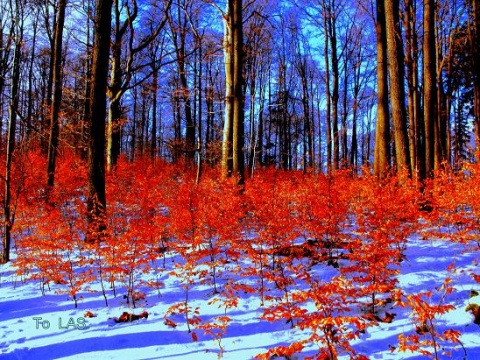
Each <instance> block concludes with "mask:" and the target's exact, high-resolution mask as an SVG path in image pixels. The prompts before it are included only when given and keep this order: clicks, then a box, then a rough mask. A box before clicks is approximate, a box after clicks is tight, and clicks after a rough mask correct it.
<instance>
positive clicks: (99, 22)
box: [87, 0, 113, 241]
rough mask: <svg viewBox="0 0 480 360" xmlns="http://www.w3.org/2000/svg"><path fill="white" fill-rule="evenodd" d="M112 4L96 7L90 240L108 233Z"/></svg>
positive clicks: (107, 0) (101, 0)
mask: <svg viewBox="0 0 480 360" xmlns="http://www.w3.org/2000/svg"><path fill="white" fill-rule="evenodd" d="M112 4H113V2H112V0H97V1H96V5H95V6H96V11H95V14H96V15H95V21H94V26H95V37H94V44H93V61H92V84H91V94H90V111H89V129H90V136H89V141H88V199H87V201H88V202H87V211H88V222H89V229H88V234H87V241H95V240H101V237H102V235H103V233H104V232H105V230H106V221H105V220H106V219H105V215H106V213H105V211H106V205H107V201H106V194H105V128H106V124H105V123H106V121H105V120H106V105H107V95H106V91H107V78H108V64H109V55H110V34H111V24H112V17H111V13H112Z"/></svg>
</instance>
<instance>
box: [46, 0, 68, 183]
mask: <svg viewBox="0 0 480 360" xmlns="http://www.w3.org/2000/svg"><path fill="white" fill-rule="evenodd" d="M66 7H67V0H59V1H58V4H57V21H56V24H55V35H54V37H55V44H54V53H53V59H54V60H53V98H52V110H51V114H50V116H51V117H50V137H49V141H48V159H47V179H48V180H47V186H48V187H53V184H54V182H55V165H56V158H57V147H58V135H59V131H60V129H59V123H58V118H59V113H60V104H61V103H62V48H63V27H64V23H65V9H66Z"/></svg>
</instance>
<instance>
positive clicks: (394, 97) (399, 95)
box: [384, 0, 410, 175]
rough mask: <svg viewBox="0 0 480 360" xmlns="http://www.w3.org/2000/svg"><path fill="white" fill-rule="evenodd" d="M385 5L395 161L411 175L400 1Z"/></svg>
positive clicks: (393, 0) (385, 2) (387, 2)
mask: <svg viewBox="0 0 480 360" xmlns="http://www.w3.org/2000/svg"><path fill="white" fill-rule="evenodd" d="M384 5H385V20H386V30H387V56H388V73H389V76H390V101H391V109H392V122H393V136H394V142H395V160H396V165H397V170H398V171H406V172H407V173H408V174H409V175H410V156H409V146H408V136H407V117H406V109H405V87H404V54H403V40H402V36H401V35H402V34H401V32H400V24H399V0H384Z"/></svg>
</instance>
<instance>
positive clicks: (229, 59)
mask: <svg viewBox="0 0 480 360" xmlns="http://www.w3.org/2000/svg"><path fill="white" fill-rule="evenodd" d="M231 2H232V0H228V3H227V4H228V5H227V12H226V14H225V16H224V32H225V33H224V36H223V56H224V62H225V119H224V123H223V140H222V161H221V167H222V177H223V178H227V177H229V176H230V175H231V174H232V167H233V166H232V164H233V163H232V156H233V155H232V134H233V132H232V126H233V97H234V90H233V87H234V81H233V78H234V76H233V49H232V46H233V45H232V35H231V33H232V22H233V20H232V17H233V14H232V8H231V6H232V4H231Z"/></svg>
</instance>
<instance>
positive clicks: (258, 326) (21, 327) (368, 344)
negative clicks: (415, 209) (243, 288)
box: [0, 235, 480, 360]
mask: <svg viewBox="0 0 480 360" xmlns="http://www.w3.org/2000/svg"><path fill="white" fill-rule="evenodd" d="M405 255H406V260H405V261H403V262H402V265H401V274H400V275H399V277H398V281H399V283H398V284H399V286H400V287H401V288H402V289H403V290H404V291H405V293H410V294H416V293H419V292H423V291H432V292H433V293H434V295H433V296H432V298H431V299H430V300H431V301H432V302H434V303H435V302H441V301H443V302H445V303H448V304H452V305H454V307H455V309H454V310H452V311H450V312H447V313H446V314H443V315H439V316H438V317H437V318H436V326H437V331H438V333H442V332H443V331H444V330H446V329H450V328H452V329H454V330H458V331H460V332H461V333H462V336H461V338H460V339H461V342H462V344H463V347H464V348H465V351H466V353H467V358H468V359H479V358H480V331H479V330H480V329H479V327H478V325H475V324H474V323H473V316H472V314H471V313H468V312H466V311H465V307H466V306H467V305H468V304H470V303H478V304H480V297H479V296H474V297H472V298H470V293H471V291H472V290H479V286H478V284H476V283H475V282H474V281H473V279H472V277H471V276H470V275H469V271H472V270H474V269H475V261H476V256H477V255H476V254H475V253H474V252H466V251H464V248H463V246H462V245H460V244H456V243H453V242H449V241H445V240H435V239H433V240H431V239H430V240H422V239H421V238H420V237H419V236H415V235H412V236H411V237H410V238H409V240H408V246H407V250H406V252H405ZM14 256H15V254H14ZM169 261H170V259H167V262H169ZM451 264H455V266H454V269H455V271H453V270H452V269H451V268H450V269H449V266H450V265H451ZM315 268H316V270H315V271H318V272H321V271H325V272H326V274H330V273H331V272H332V267H328V266H327V265H324V266H316V267H315ZM322 269H323V270H322ZM0 270H1V273H0V358H1V359H71V360H72V359H139V360H140V359H175V360H177V359H178V360H180V359H192V360H196V359H201V360H209V359H217V358H219V357H221V356H223V359H232V360H242V359H251V358H253V357H254V356H255V355H257V354H259V353H264V352H267V351H268V350H269V349H270V348H272V347H275V346H279V345H288V344H290V343H292V342H294V341H297V340H300V339H303V338H305V336H306V335H308V334H306V333H305V331H302V330H300V329H298V328H292V327H291V325H290V324H289V323H287V322H280V321H276V322H273V323H270V322H268V321H265V320H261V319H260V316H261V314H262V306H261V304H260V301H259V296H257V295H258V294H242V296H241V298H240V299H239V303H238V306H237V307H234V308H231V309H228V310H227V312H226V314H227V315H228V316H229V317H230V318H231V322H230V323H229V325H228V327H227V328H226V333H225V334H224V335H223V337H222V338H221V339H212V337H211V336H209V335H206V334H204V333H203V330H202V329H198V328H192V331H193V332H194V334H195V335H192V333H189V332H188V329H187V326H186V323H185V321H182V316H183V315H178V314H177V315H174V316H173V318H174V319H176V320H177V321H178V322H177V324H178V326H177V327H175V328H172V327H169V326H167V325H166V324H165V318H164V315H165V313H166V312H167V310H168V309H169V307H170V306H171V305H173V304H174V303H176V302H179V301H181V300H182V298H183V297H184V296H185V293H184V291H183V290H182V288H181V283H180V279H178V278H175V277H173V276H171V275H169V272H168V271H165V272H162V274H161V278H160V280H161V281H162V282H163V283H164V287H162V288H161V289H159V290H157V289H152V288H146V287H144V288H142V289H141V290H142V291H144V292H145V293H146V295H147V296H146V298H145V299H144V300H141V301H139V303H138V304H137V308H135V309H132V308H131V307H130V306H131V305H130V306H129V305H128V304H126V301H125V299H124V297H123V295H124V294H123V293H122V289H121V287H120V286H119V287H118V288H117V296H116V297H114V296H113V293H112V290H109V291H108V296H109V299H108V301H109V306H108V307H106V306H105V301H104V299H103V296H102V294H101V292H100V291H93V290H99V287H95V286H92V291H82V292H81V294H80V296H81V298H80V300H79V303H78V308H77V309H75V307H74V302H73V301H72V300H71V299H70V298H69V297H68V295H66V294H61V293H58V294H57V293H56V292H55V290H56V287H57V286H58V285H55V284H52V285H51V289H50V290H48V289H47V291H46V294H45V296H42V293H41V290H40V288H39V283H38V281H36V280H28V281H25V282H24V281H22V279H21V278H20V277H19V276H18V275H16V272H15V269H14V267H13V265H12V264H11V263H9V264H4V265H1V267H0ZM328 276H329V275H328ZM448 277H451V278H452V285H453V286H454V290H453V291H452V292H451V293H449V294H447V295H445V296H443V297H442V296H441V295H440V293H441V291H440V290H439V287H440V286H441V285H442V283H443V282H444V280H445V279H446V278H448ZM210 290H211V287H206V286H202V285H198V286H196V285H194V286H192V289H191V291H190V293H189V304H190V306H191V308H192V309H194V308H197V307H198V310H199V314H200V315H199V316H200V317H201V318H202V320H204V321H205V320H209V319H213V318H214V317H216V316H222V315H224V314H225V309H224V308H222V307H220V308H219V306H218V305H216V304H211V303H210V300H212V299H213V298H214V295H213V294H212V293H211V291H210ZM144 310H146V311H148V313H149V317H148V319H140V320H138V321H133V322H128V323H115V322H114V321H113V320H112V319H111V318H114V317H118V316H120V315H121V314H122V312H124V311H128V312H133V313H135V314H139V313H141V312H142V311H144ZM387 310H388V311H391V312H394V313H395V314H396V315H397V316H396V318H395V319H394V320H393V322H391V323H382V322H380V323H379V325H378V326H373V327H370V328H368V329H367V331H366V333H365V334H363V335H362V336H361V337H360V339H357V340H354V341H352V344H353V345H354V348H355V349H356V350H357V352H358V353H360V354H363V355H365V356H367V357H368V358H370V359H424V358H425V356H422V355H421V354H419V353H411V352H402V353H400V352H399V351H398V350H397V349H395V350H394V351H391V349H392V347H395V348H397V346H398V335H399V334H414V325H413V324H412V316H411V312H410V311H409V310H408V309H406V308H400V307H398V306H395V305H394V304H390V305H389V307H388V308H387ZM87 311H91V312H92V313H94V314H96V317H93V318H85V317H84V315H85V313H86V312H87ZM183 320H184V318H183ZM194 336H196V337H197V338H198V339H196V340H197V341H194V340H195V339H194ZM444 344H445V345H444V346H445V347H446V349H449V350H451V351H452V354H451V355H449V356H444V355H440V358H450V359H464V358H465V355H464V350H463V349H462V346H459V345H458V344H457V345H456V346H455V345H454V344H449V343H448V342H445V343H444ZM317 350H318V348H317V347H316V346H315V345H313V344H312V345H311V346H307V347H306V348H305V349H304V350H303V351H302V352H301V353H297V354H295V355H294V357H293V358H294V359H303V358H305V357H307V356H314V355H315V354H316V352H317ZM272 359H273V357H272ZM277 359H281V358H277Z"/></svg>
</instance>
